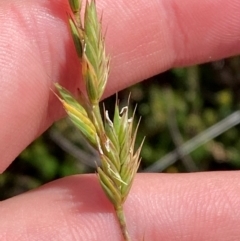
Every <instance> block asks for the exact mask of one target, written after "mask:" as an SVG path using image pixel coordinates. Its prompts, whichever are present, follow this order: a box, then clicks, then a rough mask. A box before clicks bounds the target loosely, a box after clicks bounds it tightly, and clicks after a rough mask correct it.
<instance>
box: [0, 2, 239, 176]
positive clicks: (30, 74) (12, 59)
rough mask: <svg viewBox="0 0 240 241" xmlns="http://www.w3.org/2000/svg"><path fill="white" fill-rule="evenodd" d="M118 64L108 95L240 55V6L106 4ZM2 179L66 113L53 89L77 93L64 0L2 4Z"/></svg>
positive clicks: (106, 20) (113, 54)
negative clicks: (161, 75) (189, 67)
mask: <svg viewBox="0 0 240 241" xmlns="http://www.w3.org/2000/svg"><path fill="white" fill-rule="evenodd" d="M97 6H98V9H99V12H100V13H101V12H102V11H103V29H107V30H106V31H107V34H106V45H107V51H108V53H109V54H110V55H111V57H112V61H111V73H110V79H109V84H108V86H107V89H106V94H105V96H107V95H109V94H111V93H114V92H115V91H117V90H120V89H122V88H125V87H126V86H129V85H131V84H134V83H136V82H138V81H141V80H143V79H145V78H147V77H150V76H152V75H154V74H157V73H159V72H161V71H164V70H166V69H168V68H170V67H174V66H180V65H187V64H194V63H198V62H203V61H209V60H214V59H218V58H222V57H223V56H229V55H234V54H238V53H239V48H240V45H239V44H238V43H239V38H240V33H239V27H240V19H239V17H238V16H239V9H240V2H239V1H237V0H235V1H234V0H233V1H231V2H230V1H228V2H226V1H224V2H223V0H221V1H219V0H218V1H217V0H215V1H196V0H195V1H191V3H189V1H187V0H185V1H181V4H180V3H178V1H176V0H175V1H173V0H172V1H164V0H162V1H160V0H158V1H151V2H149V1H147V0H140V1H138V2H137V3H136V1H127V0H120V1H117V2H116V1H110V0H99V1H98V3H97ZM0 7H1V14H0V21H1V23H2V24H1V25H0V31H1V36H0V52H1V53H2V54H1V55H0V66H1V70H0V76H1V84H0V91H1V94H2V96H1V97H2V98H1V102H0V109H1V114H0V124H1V126H4V128H0V140H1V143H0V152H1V153H2V156H1V162H0V172H2V171H4V170H5V168H6V167H7V166H8V165H9V164H10V163H11V162H12V161H13V159H14V158H15V157H16V156H17V155H18V154H19V153H20V152H21V151H22V150H23V149H24V148H25V147H26V146H27V145H29V144H30V143H31V141H32V140H33V139H35V138H36V136H38V135H39V134H40V133H42V131H43V130H45V129H46V128H47V127H49V125H51V124H52V123H53V121H55V120H56V119H58V118H59V117H60V116H61V115H62V113H63V111H62V109H61V108H60V104H59V102H58V100H57V99H56V98H55V97H54V95H53V94H52V92H51V90H50V88H53V85H52V84H53V82H60V83H61V84H63V85H64V86H66V87H67V88H69V89H70V90H71V91H73V92H74V93H76V86H78V85H80V86H81V85H82V82H81V79H80V72H81V71H80V67H79V66H80V65H79V63H78V60H77V56H76V53H75V50H74V46H73V43H72V39H71V36H70V35H69V34H67V33H68V26H67V14H66V12H67V11H68V10H69V7H68V5H67V1H65V0H52V1H49V0H41V1H40V0H36V1H31V0H22V1H16V0H12V1H1V3H0Z"/></svg>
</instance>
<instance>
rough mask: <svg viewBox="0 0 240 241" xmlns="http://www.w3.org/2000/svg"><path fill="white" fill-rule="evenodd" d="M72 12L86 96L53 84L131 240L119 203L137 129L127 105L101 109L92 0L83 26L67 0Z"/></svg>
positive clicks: (102, 73) (103, 60)
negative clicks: (95, 159)
mask: <svg viewBox="0 0 240 241" xmlns="http://www.w3.org/2000/svg"><path fill="white" fill-rule="evenodd" d="M69 3H70V7H71V9H72V13H71V14H69V26H70V30H71V34H72V38H73V42H74V45H75V49H76V52H77V54H78V57H79V58H80V59H81V62H82V64H81V66H82V73H83V81H84V83H85V88H86V95H84V94H83V93H80V94H79V98H77V99H76V98H75V97H74V96H73V95H72V94H71V93H70V92H69V91H68V90H66V89H65V88H63V87H62V86H60V85H59V84H56V85H55V86H56V89H57V90H58V92H59V96H58V98H59V99H60V101H61V102H62V104H63V107H64V108H65V110H66V112H67V114H68V116H69V117H70V119H71V121H72V122H73V123H74V124H75V125H76V127H77V128H78V129H80V131H81V132H82V134H83V135H84V137H85V138H86V139H87V140H88V142H89V143H90V144H91V145H92V146H93V147H94V148H95V149H96V150H97V151H98V153H99V156H100V160H101V166H98V167H97V172H98V175H97V176H98V179H99V182H100V185H101V187H102V189H103V191H104V193H105V194H106V196H107V197H108V199H109V201H110V202H111V203H112V205H113V206H114V210H115V213H116V217H117V220H118V222H119V226H120V228H121V232H122V235H123V237H124V240H125V241H131V238H130V235H129V233H128V230H127V224H126V218H125V214H124V211H123V204H124V202H125V200H126V198H127V196H128V193H129V191H130V188H131V186H132V183H133V179H134V177H135V174H136V172H137V169H138V166H139V162H140V157H139V155H140V150H141V146H142V145H140V147H139V148H138V149H137V150H136V151H135V150H134V149H135V139H136V133H137V128H136V129H135V130H134V128H133V117H134V114H133V117H129V108H128V106H125V107H124V108H122V110H119V106H118V101H117V102H116V105H115V111H114V117H113V121H111V120H110V118H109V115H108V111H106V110H105V109H104V113H103V117H102V114H101V110H100V107H99V102H100V99H101V98H102V94H103V92H104V89H105V86H106V83H107V79H108V75H109V56H107V55H106V53H105V43H104V37H103V35H102V33H101V22H99V20H98V18H97V11H96V4H95V0H89V1H88V0H86V7H85V9H84V11H85V12H84V21H83V24H82V22H81V19H80V12H81V5H82V2H81V1H80V0H69Z"/></svg>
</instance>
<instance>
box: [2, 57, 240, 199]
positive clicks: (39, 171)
mask: <svg viewBox="0 0 240 241" xmlns="http://www.w3.org/2000/svg"><path fill="white" fill-rule="evenodd" d="M239 67H240V58H239V57H234V58H231V59H225V60H222V61H217V62H213V63H208V64H204V65H200V66H193V67H190V68H181V69H173V70H170V71H167V72H165V73H162V74H160V75H157V76H155V77H153V78H151V79H149V80H145V81H143V82H142V83H140V84H138V85H135V86H132V87H131V88H129V89H126V90H124V91H122V92H120V93H119V98H120V99H121V101H122V102H123V105H124V103H126V101H127V99H128V95H129V92H131V101H130V102H131V106H132V109H134V106H135V105H136V104H137V105H138V107H137V112H136V115H137V116H138V117H140V116H142V121H141V125H140V128H139V142H140V140H141V139H142V137H144V136H146V141H145V144H144V146H143V150H142V163H141V166H140V170H139V171H140V172H144V171H152V172H153V171H154V172H195V171H213V170H236V169H239V168H240V138H239V136H240V127H239V126H238V123H239V122H240V111H239V110H238V109H239V106H240V94H239V93H240V71H239ZM105 103H106V108H107V109H110V110H112V111H113V107H114V103H115V96H112V97H110V98H108V99H107V100H105ZM110 112H111V111H110ZM209 128H210V129H209ZM213 137H215V138H214V139H212V138H213ZM96 161H98V157H97V154H96V153H95V152H94V151H93V150H92V149H91V147H89V146H88V145H87V144H86V142H85V141H84V139H83V138H82V137H81V135H80V133H79V132H78V131H77V130H76V129H75V128H74V127H73V125H71V123H70V122H69V121H68V120H67V119H64V120H62V121H59V122H58V123H56V124H54V126H52V127H51V128H50V129H49V130H48V131H47V132H45V133H44V134H43V135H42V136H41V137H39V138H38V139H37V140H36V141H35V142H33V143H32V144H31V145H30V146H29V147H28V148H27V149H26V150H24V151H23V152H22V153H21V154H20V155H19V157H18V158H16V160H15V161H14V162H13V163H12V165H11V166H10V167H9V168H8V169H7V170H6V172H4V174H2V175H0V200H3V199H6V198H9V197H11V196H14V195H17V194H19V193H22V192H25V191H27V190H29V189H32V188H35V187H37V186H39V185H42V184H44V183H46V182H49V181H52V180H54V179H57V178H60V177H63V176H67V175H73V174H77V173H89V172H94V171H95V162H96Z"/></svg>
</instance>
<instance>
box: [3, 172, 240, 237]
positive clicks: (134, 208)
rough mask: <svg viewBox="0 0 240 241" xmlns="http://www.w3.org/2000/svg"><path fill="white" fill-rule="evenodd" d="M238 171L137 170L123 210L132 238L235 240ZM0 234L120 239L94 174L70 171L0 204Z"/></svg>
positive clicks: (237, 234)
mask: <svg viewBox="0 0 240 241" xmlns="http://www.w3.org/2000/svg"><path fill="white" fill-rule="evenodd" d="M239 179H240V178H239V172H218V173H197V174H138V175H137V177H136V179H135V182H134V185H133V188H132V190H131V193H130V195H129V197H128V199H127V201H126V203H125V206H124V210H125V214H126V218H127V224H128V228H129V232H130V235H131V237H132V238H133V240H136V241H139V240H152V241H154V240H163V241H164V240H167V241H175V240H184V241H188V240H189V241H201V240H202V241H206V240H211V241H215V240H216V241H221V240H222V241H223V240H224V241H228V240H229V241H230V240H231V241H234V240H239V239H240V229H239V221H240V180H239ZM0 210H1V215H0V227H1V232H0V239H1V240H5V241H8V240H9V241H10V240H11V241H14V240H18V241H21V240H24V241H28V240H36V241H37V240H41V241H44V240H48V241H49V240H79V241H81V240H84V241H87V240H89V241H95V240H96V241H97V240H106V241H108V240H109V241H112V240H116V241H117V240H122V239H121V234H120V231H119V227H118V223H117V221H116V218H115V216H114V212H113V208H112V207H111V205H110V203H109V202H108V200H106V197H105V196H104V194H103V193H102V190H101V189H100V186H99V183H98V181H97V178H96V176H95V175H82V176H72V177H67V178H64V179H60V180H58V181H55V182H52V183H49V184H47V185H45V186H42V187H41V188H39V189H37V190H35V191H31V192H28V193H25V194H23V195H20V196H17V197H14V198H11V199H8V200H5V201H3V202H2V203H0Z"/></svg>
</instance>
